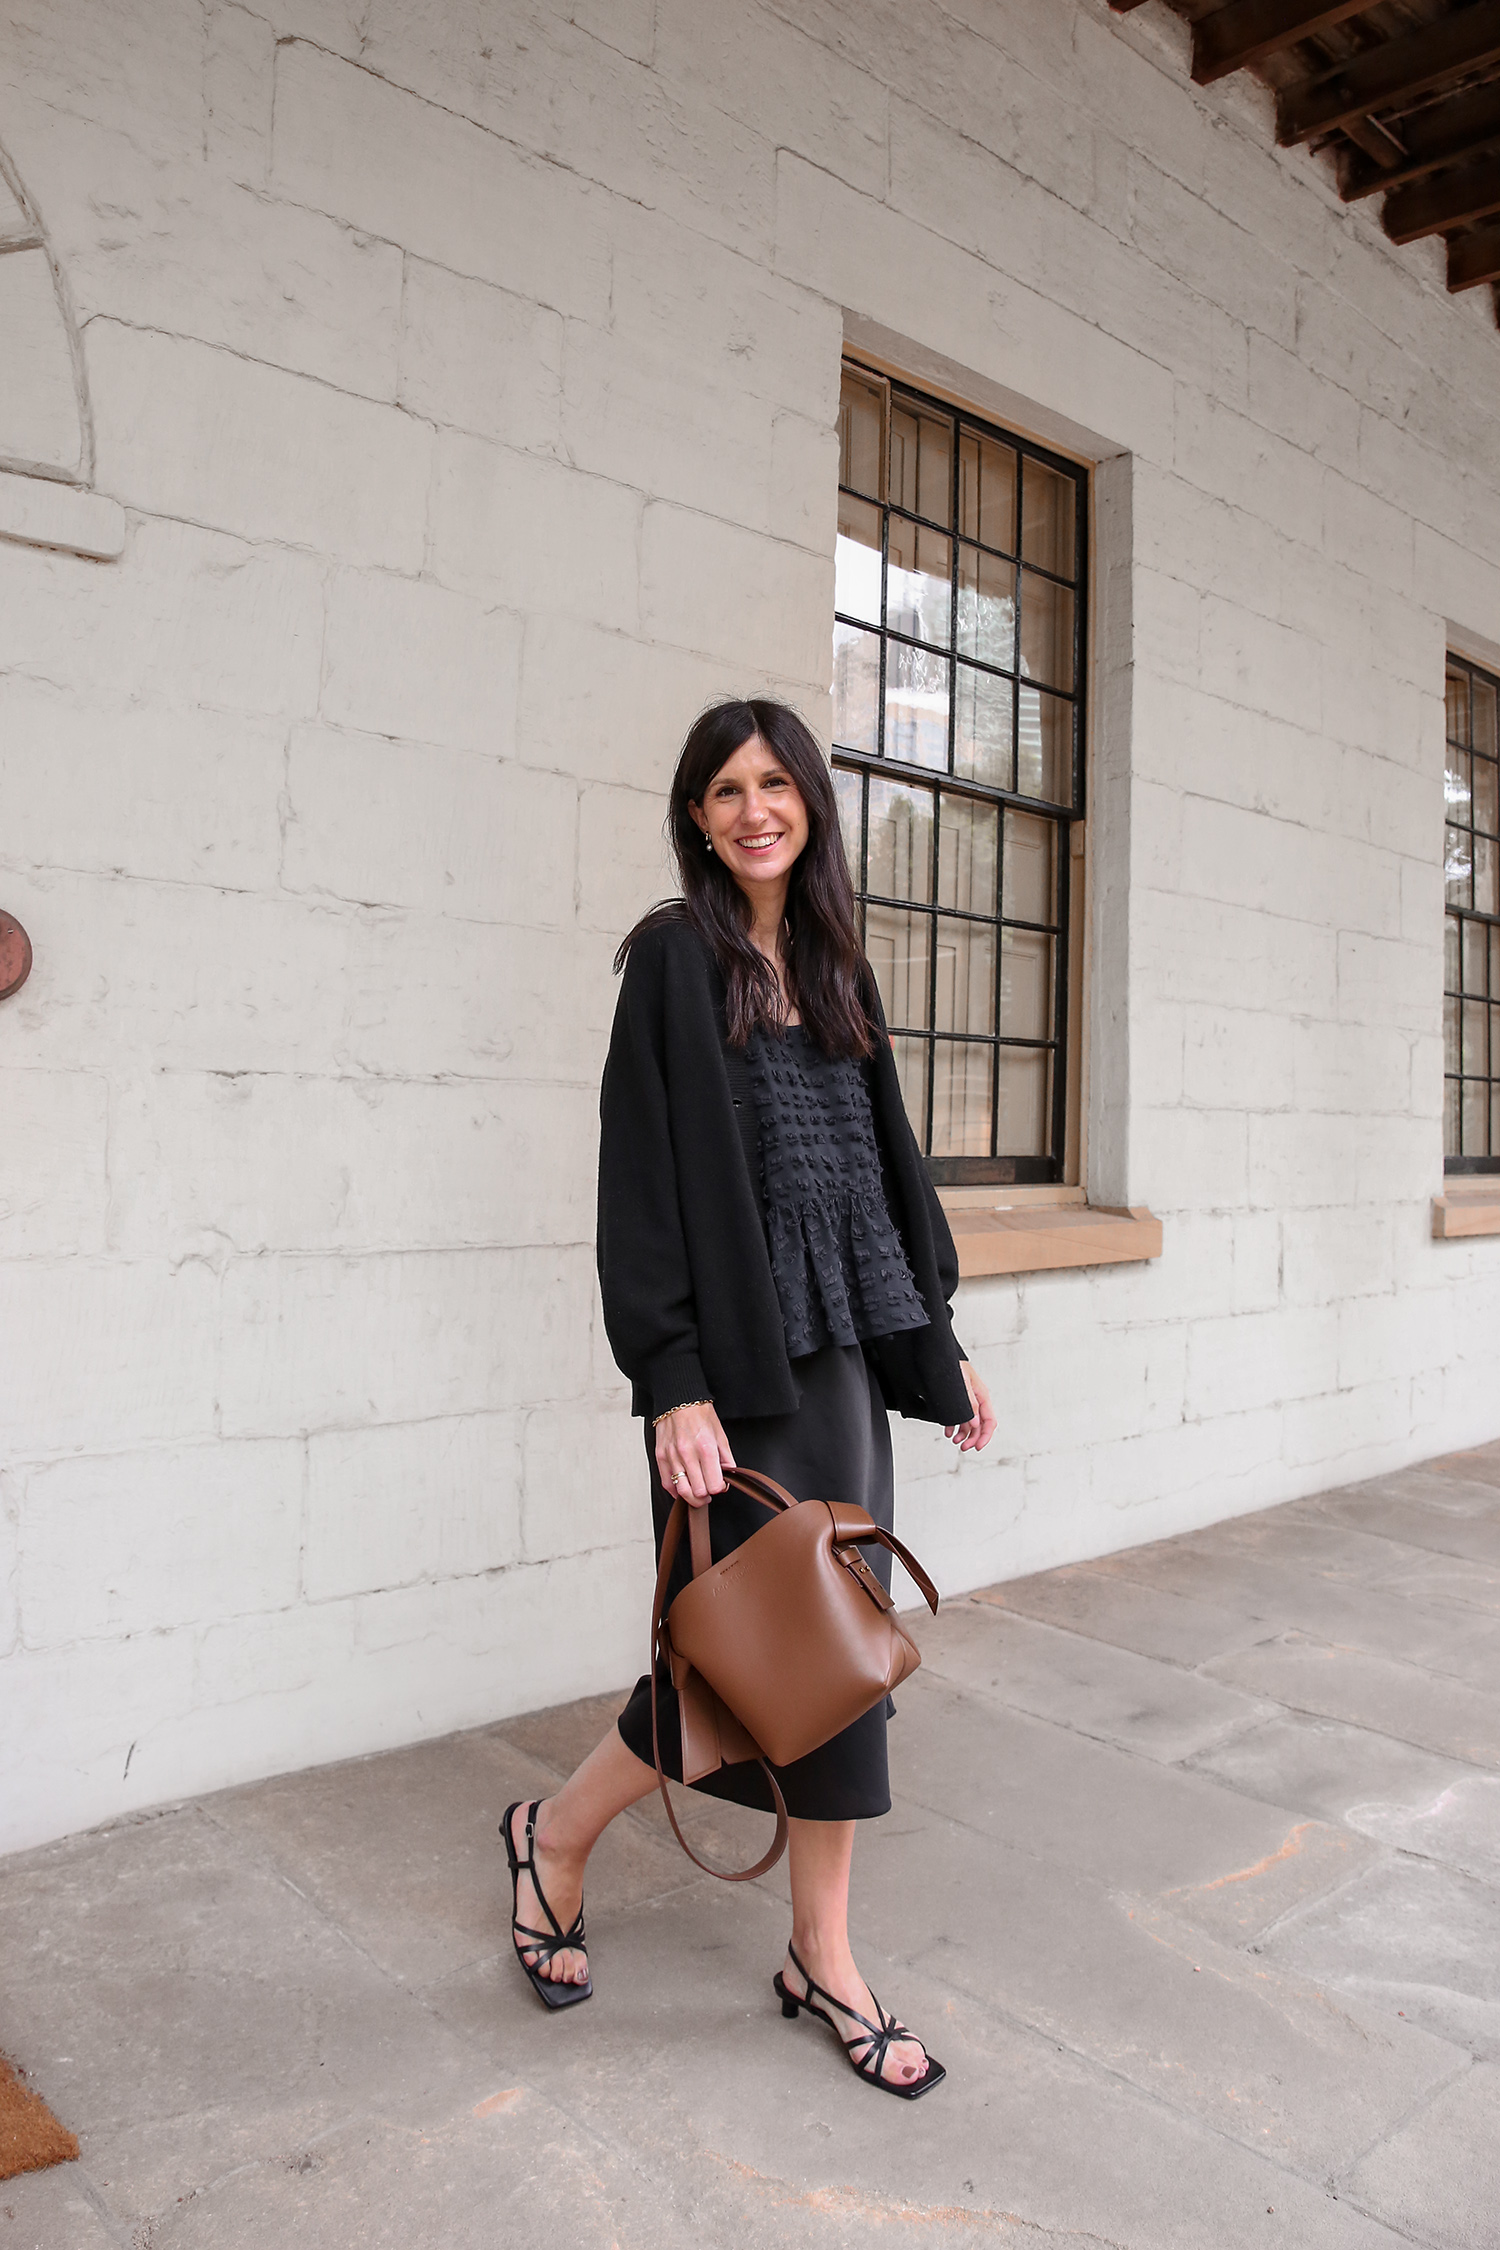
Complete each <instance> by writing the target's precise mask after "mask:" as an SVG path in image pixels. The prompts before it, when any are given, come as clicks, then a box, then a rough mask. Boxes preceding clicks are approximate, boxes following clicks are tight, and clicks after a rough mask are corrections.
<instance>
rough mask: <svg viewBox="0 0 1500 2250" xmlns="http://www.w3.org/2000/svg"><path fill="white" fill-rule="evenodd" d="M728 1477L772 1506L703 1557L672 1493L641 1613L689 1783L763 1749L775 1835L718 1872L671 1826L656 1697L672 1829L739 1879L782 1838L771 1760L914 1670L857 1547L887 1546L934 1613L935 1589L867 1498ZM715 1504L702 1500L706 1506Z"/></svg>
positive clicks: (821, 1736)
mask: <svg viewBox="0 0 1500 2250" xmlns="http://www.w3.org/2000/svg"><path fill="white" fill-rule="evenodd" d="M725 1482H726V1483H728V1484H732V1485H734V1486H735V1487H736V1489H737V1490H738V1491H740V1492H743V1493H745V1494H747V1495H748V1497H749V1498H750V1499H752V1500H758V1501H760V1502H761V1503H762V1505H763V1506H765V1507H766V1508H768V1509H770V1510H771V1511H772V1513H771V1520H770V1521H769V1523H766V1524H763V1525H762V1526H761V1528H760V1530H759V1531H756V1532H753V1533H752V1534H751V1536H750V1537H749V1538H748V1539H747V1540H745V1541H744V1542H743V1544H742V1545H740V1546H738V1547H736V1548H735V1550H734V1552H733V1553H732V1554H729V1555H726V1556H725V1557H724V1559H723V1561H722V1562H717V1563H716V1562H713V1561H712V1560H711V1559H710V1553H709V1540H708V1522H707V1517H708V1508H707V1507H701V1508H689V1507H688V1505H687V1502H686V1501H685V1500H681V1499H679V1500H677V1501H676V1502H675V1503H674V1505H673V1508H672V1513H671V1515H670V1516H669V1517H668V1519H667V1528H666V1533H665V1535H664V1537H663V1539H662V1547H661V1565H660V1568H659V1569H658V1571H657V1576H656V1599H655V1602H654V1604H653V1605H652V1612H651V1661H652V1667H653V1672H654V1671H655V1669H656V1667H657V1665H658V1664H659V1663H660V1662H661V1661H662V1660H663V1659H665V1661H666V1663H667V1665H668V1667H669V1668H670V1671H671V1675H672V1681H673V1685H674V1686H675V1687H676V1689H677V1692H678V1699H679V1704H680V1707H681V1712H682V1773H683V1779H684V1780H685V1781H699V1780H701V1779H702V1778H703V1776H704V1775H705V1774H708V1773H713V1772H714V1771H716V1769H717V1768H718V1767H719V1766H720V1765H721V1764H724V1763H726V1762H727V1763H729V1764H734V1763H736V1762H738V1761H739V1760H742V1759H747V1758H756V1759H759V1761H760V1763H761V1766H762V1767H763V1768H764V1770H765V1774H766V1779H767V1780H768V1781H769V1783H770V1785H771V1794H772V1798H773V1801H774V1803H775V1806H776V1834H775V1838H774V1839H773V1841H772V1844H771V1848H770V1850H769V1851H768V1852H767V1853H766V1855H765V1857H764V1858H763V1859H761V1860H758V1861H757V1862H756V1864H755V1866H754V1867H746V1868H742V1869H740V1870H739V1871H738V1873H735V1874H725V1872H724V1870H723V1869H722V1868H718V1867H709V1866H708V1865H707V1863H706V1862H705V1861H703V1860H701V1859H699V1858H698V1855H697V1853H696V1852H694V1851H693V1849H692V1848H691V1846H690V1845H689V1844H688V1842H687V1839H686V1838H685V1837H684V1835H683V1833H682V1830H681V1829H680V1828H679V1827H678V1825H677V1816H676V1814H675V1813H674V1812H673V1810H672V1800H671V1798H670V1796H669V1795H668V1792H667V1782H666V1776H665V1774H664V1773H663V1772H662V1765H661V1742H660V1738H659V1734H658V1731H657V1720H656V1698H655V1696H653V1697H652V1703H651V1711H652V1720H651V1739H652V1750H653V1754H654V1756H655V1761H656V1778H657V1782H658V1784H659V1786H660V1789H661V1794H662V1800H663V1802H664V1803H665V1805H666V1808H667V1818H668V1819H669V1820H670V1821H671V1823H672V1833H673V1834H674V1835H675V1836H676V1838H677V1841H678V1843H679V1844H681V1846H682V1848H683V1850H684V1851H685V1852H686V1853H687V1855H688V1858H689V1859H690V1860H692V1862H693V1864H694V1866H696V1867H702V1868H704V1870H705V1872H706V1873H707V1874H710V1875H719V1876H722V1877H723V1880H724V1881H725V1882H729V1883H746V1882H749V1881H750V1880H751V1878H752V1877H754V1876H756V1875H763V1874H764V1873H765V1871H766V1869H767V1868H768V1867H774V1866H775V1864H776V1862H777V1860H778V1859H779V1858H780V1857H781V1854H782V1852H783V1851H784V1850H785V1848H786V1833H787V1830H786V1806H785V1804H784V1802H783V1801H782V1795H781V1791H780V1789H779V1788H778V1787H777V1785H776V1777H775V1775H774V1774H773V1773H772V1772H771V1770H770V1768H771V1766H773V1765H777V1766H786V1765H790V1764H791V1763H792V1762H793V1760H794V1759H797V1758H805V1757H806V1756H807V1754H808V1752H809V1751H810V1750H816V1749H818V1748H819V1747H820V1746H821V1744H823V1743H825V1742H827V1741H829V1740H830V1739H831V1738H832V1737H833V1736H834V1735H836V1734H839V1733H841V1732H842V1730H843V1729H844V1728H845V1727H847V1726H851V1725H852V1724H853V1722H854V1721H855V1720H856V1719H858V1718H860V1717H862V1716H863V1714H864V1713H865V1712H866V1711H868V1710H870V1709H871V1708H872V1707H873V1706H874V1705H875V1704H877V1703H878V1702H879V1701H880V1700H881V1698H882V1697H883V1696H885V1695H888V1694H889V1693H890V1692H891V1690H892V1689H893V1688H895V1687H898V1686H899V1685H900V1683H901V1682H902V1680H904V1679H907V1678H909V1677H910V1675H911V1674H912V1673H913V1672H914V1671H915V1670H916V1669H917V1666H918V1665H919V1664H920V1663H921V1661H922V1659H921V1656H920V1654H919V1653H918V1650H917V1645H916V1643H915V1641H913V1640H912V1639H911V1637H910V1635H909V1634H908V1633H907V1632H906V1631H905V1630H904V1629H903V1627H902V1625H901V1623H900V1620H899V1619H898V1618H897V1616H896V1614H895V1603H894V1602H893V1601H892V1599H891V1597H890V1595H889V1594H888V1593H887V1592H886V1590H885V1588H884V1587H883V1586H882V1585H881V1583H880V1580H879V1579H878V1578H877V1577H876V1576H875V1573H874V1571H873V1570H871V1568H870V1566H869V1564H868V1563H867V1562H866V1561H865V1558H864V1556H863V1555H862V1554H861V1553H860V1551H859V1550H860V1548H861V1547H869V1546H877V1545H878V1546H882V1547H888V1548H889V1549H890V1551H891V1553H892V1554H893V1555H896V1556H899V1558H900V1560H901V1561H902V1562H903V1563H904V1564H905V1566H906V1568H907V1570H908V1571H910V1573H911V1575H912V1577H913V1579H914V1580H915V1581H916V1583H917V1585H918V1587H919V1588H920V1589H921V1592H922V1596H923V1599H924V1600H925V1601H926V1603H927V1606H928V1608H929V1609H930V1610H931V1611H932V1612H933V1613H934V1615H936V1612H937V1605H938V1597H937V1589H936V1588H935V1586H934V1585H933V1583H932V1580H931V1579H930V1578H929V1577H928V1575H927V1573H926V1571H925V1570H924V1569H923V1568H922V1565H921V1564H920V1563H919V1562H918V1561H917V1559H916V1556H915V1555H913V1554H912V1553H911V1551H910V1549H909V1548H907V1547H904V1546H903V1545H902V1544H901V1542H900V1540H899V1539H895V1538H893V1537H892V1535H891V1534H890V1532H888V1531H883V1530H882V1529H881V1528H880V1526H879V1524H877V1523H875V1522H874V1521H872V1519H871V1517H870V1516H869V1515H868V1514H867V1513H866V1511H865V1510H864V1509H863V1508H856V1507H852V1506H850V1505H848V1504H847V1503H846V1502H844V1501H830V1500H801V1501H799V1500H796V1499H794V1498H793V1497H792V1495H791V1493H789V1492H787V1491H786V1490H785V1489H784V1488H783V1487H782V1486H781V1485H779V1484H777V1483H776V1481H775V1479H774V1478H772V1477H768V1476H763V1475H762V1474H761V1472H760V1471H759V1470H758V1469H730V1470H727V1471H726V1472H725ZM709 1506H712V1502H710V1503H709ZM684 1516H686V1517H687V1519H688V1525H689V1543H690V1547H691V1551H692V1561H693V1576H692V1580H691V1582H690V1583H689V1584H688V1585H686V1586H684V1587H683V1589H682V1591H681V1592H680V1593H679V1594H678V1596H677V1598H676V1600H675V1601H674V1602H673V1603H672V1606H671V1609H670V1610H669V1611H666V1612H665V1614H664V1604H665V1601H666V1590H667V1581H668V1578H669V1577H670V1575H671V1570H672V1564H673V1562H674V1561H675V1560H676V1556H677V1549H678V1546H679V1544H680V1542H681V1539H682V1524H683V1518H684Z"/></svg>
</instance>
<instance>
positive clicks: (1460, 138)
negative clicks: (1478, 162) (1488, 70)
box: [1339, 81, 1500, 203]
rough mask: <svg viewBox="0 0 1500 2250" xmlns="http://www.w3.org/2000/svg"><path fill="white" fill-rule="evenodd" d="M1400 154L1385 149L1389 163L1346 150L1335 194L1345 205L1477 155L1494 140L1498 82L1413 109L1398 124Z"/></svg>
mask: <svg viewBox="0 0 1500 2250" xmlns="http://www.w3.org/2000/svg"><path fill="white" fill-rule="evenodd" d="M1401 140H1402V143H1403V145H1404V149H1405V153H1404V154H1400V153H1398V151H1397V150H1396V149H1395V147H1394V146H1392V148H1391V161H1390V162H1389V163H1388V164H1386V163H1377V162H1375V161H1374V159H1373V158H1370V157H1364V156H1355V155H1352V154H1351V153H1349V152H1348V151H1347V150H1346V151H1345V152H1343V154H1342V155H1341V156H1340V158H1339V194H1340V195H1341V196H1342V197H1343V199H1344V201H1345V202H1346V203H1357V202H1358V201H1359V199H1360V197H1361V196H1364V195H1375V194H1378V192H1379V191H1380V189H1381V188H1390V187H1404V186H1405V184H1406V182H1407V181H1408V180H1418V179H1420V178H1421V176H1422V174H1423V173H1424V172H1432V171H1435V170H1436V169H1437V167H1438V166H1439V165H1440V164H1456V163H1458V162H1460V161H1461V160H1462V159H1463V158H1464V157H1469V156H1479V155H1481V154H1482V153H1483V152H1484V151H1485V150H1486V149H1488V148H1490V147H1492V146H1493V145H1494V144H1495V143H1496V142H1500V81H1497V82H1496V83H1495V84H1494V85H1492V86H1476V87H1474V88H1473V89H1472V90H1471V91H1470V92H1468V93H1464V94H1452V95H1450V96H1449V98H1448V100H1447V101H1445V102H1434V104H1433V106H1432V107H1431V109H1419V110H1417V111H1416V112H1415V113H1414V115H1412V116H1411V117H1405V118H1403V119H1402V121H1401Z"/></svg>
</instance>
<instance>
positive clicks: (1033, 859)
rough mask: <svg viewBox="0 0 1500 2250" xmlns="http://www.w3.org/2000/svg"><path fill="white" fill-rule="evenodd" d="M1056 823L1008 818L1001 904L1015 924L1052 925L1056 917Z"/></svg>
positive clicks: (1025, 817)
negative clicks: (1053, 889) (1053, 904)
mask: <svg viewBox="0 0 1500 2250" xmlns="http://www.w3.org/2000/svg"><path fill="white" fill-rule="evenodd" d="M1052 835H1053V830H1052V823H1051V821H1050V820H1038V819H1037V817H1036V815H1035V814H1034V813H1019V812H1008V813H1007V814H1006V816H1005V864H1004V867H1003V868H1002V870H1001V876H1000V902H1001V905H1002V907H1003V908H1004V910H1005V914H1006V917H1007V919H1008V920H1009V921H1012V922H1050V921H1051V920H1052V919H1053V915H1052Z"/></svg>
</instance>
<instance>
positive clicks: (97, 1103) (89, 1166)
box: [0, 1070, 109, 1258]
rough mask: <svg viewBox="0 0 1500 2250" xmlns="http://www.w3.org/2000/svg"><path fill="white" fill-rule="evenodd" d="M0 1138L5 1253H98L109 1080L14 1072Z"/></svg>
mask: <svg viewBox="0 0 1500 2250" xmlns="http://www.w3.org/2000/svg"><path fill="white" fill-rule="evenodd" d="M6 1087H7V1094H6V1130H5V1134H4V1137H3V1140H0V1254H3V1255H4V1256H6V1257H12V1258H37V1257H54V1258H63V1257H70V1256H74V1255H77V1254H79V1253H81V1254H82V1255H83V1256H85V1257H89V1256H96V1255H97V1254H98V1253H99V1252H100V1251H101V1250H102V1249H103V1248H104V1236H105V1218H106V1211H107V1205H108V1198H109V1174H108V1161H107V1143H108V1126H109V1091H108V1086H107V1083H106V1081H105V1080H104V1079H103V1078H101V1077H94V1076H91V1075H89V1074H88V1073H85V1072H82V1071H49V1070H11V1071H9V1072H8V1073H7V1077H6Z"/></svg>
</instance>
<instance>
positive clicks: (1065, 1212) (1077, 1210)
mask: <svg viewBox="0 0 1500 2250" xmlns="http://www.w3.org/2000/svg"><path fill="white" fill-rule="evenodd" d="M1047 1192H1048V1191H1038V1190H1033V1191H1032V1195H1033V1196H1035V1197H1037V1198H1038V1199H1037V1200H1031V1198H1030V1197H1028V1199H1027V1200H1026V1201H1025V1202H1023V1201H1022V1200H1021V1197H1022V1195H1023V1194H1024V1193H1025V1191H1024V1190H1022V1189H1018V1188H1011V1189H1006V1188H997V1189H974V1188H964V1189H961V1190H953V1189H943V1188H940V1189H939V1190H938V1198H939V1201H940V1202H941V1203H942V1206H943V1208H944V1210H945V1211H946V1212H947V1214H948V1224H949V1226H950V1227H951V1228H952V1229H953V1240H954V1244H955V1246H956V1248H957V1250H958V1270H959V1272H960V1274H961V1275H962V1276H963V1277H964V1279H965V1280H969V1279H972V1278H973V1277H974V1276H976V1275H979V1274H986V1273H1050V1272H1056V1271H1058V1270H1059V1269H1060V1268H1062V1267H1065V1266H1120V1265H1132V1264H1137V1263H1141V1262H1143V1261H1144V1260H1146V1259H1148V1258H1159V1257H1160V1256H1161V1221H1160V1219H1158V1218H1156V1217H1155V1216H1154V1215H1153V1213H1151V1212H1150V1211H1148V1210H1146V1209H1145V1208H1144V1207H1143V1206H1141V1205H1136V1206H1134V1207H1133V1208H1132V1209H1130V1210H1128V1211H1115V1210H1109V1209H1106V1208H1104V1207H1102V1206H1101V1205H1099V1204H1095V1203H1086V1202H1085V1201H1084V1199H1083V1191H1082V1190H1081V1189H1079V1188H1073V1189H1062V1190H1058V1189H1053V1190H1051V1191H1050V1199H1049V1200H1048V1201H1045V1202H1043V1201H1041V1200H1040V1199H1039V1198H1040V1195H1041V1194H1043V1193H1047Z"/></svg>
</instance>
